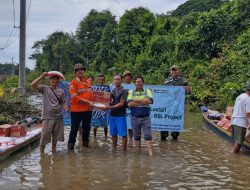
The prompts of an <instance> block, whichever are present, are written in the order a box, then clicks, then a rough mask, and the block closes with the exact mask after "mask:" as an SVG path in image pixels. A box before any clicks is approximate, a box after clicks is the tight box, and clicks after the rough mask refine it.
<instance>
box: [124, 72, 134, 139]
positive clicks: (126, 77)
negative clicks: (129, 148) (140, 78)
mask: <svg viewBox="0 0 250 190" xmlns="http://www.w3.org/2000/svg"><path fill="white" fill-rule="evenodd" d="M122 78H123V82H124V84H132V74H131V72H130V71H128V70H126V71H125V72H124V73H123V75H122ZM126 104H127V103H126ZM126 107H128V106H126ZM128 111H129V113H130V110H128ZM129 122H130V119H129V118H128V117H127V123H129ZM128 136H129V140H130V141H132V140H133V131H132V128H131V127H130V128H128Z"/></svg>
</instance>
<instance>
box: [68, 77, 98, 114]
mask: <svg viewBox="0 0 250 190" xmlns="http://www.w3.org/2000/svg"><path fill="white" fill-rule="evenodd" d="M69 94H70V111H71V112H82V111H91V110H92V108H91V107H90V106H89V104H88V103H83V102H80V99H81V98H82V99H85V100H88V101H91V102H92V99H93V93H92V85H91V82H90V81H89V80H86V78H83V79H82V80H80V79H79V78H78V77H76V78H75V79H73V80H72V81H71V82H70V86H69Z"/></svg>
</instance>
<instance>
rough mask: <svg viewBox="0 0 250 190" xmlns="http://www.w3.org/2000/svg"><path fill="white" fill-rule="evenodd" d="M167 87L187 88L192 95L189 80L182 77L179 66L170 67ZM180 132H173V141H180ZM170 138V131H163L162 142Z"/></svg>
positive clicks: (166, 81)
mask: <svg viewBox="0 0 250 190" xmlns="http://www.w3.org/2000/svg"><path fill="white" fill-rule="evenodd" d="M164 84H165V85H168V86H183V87H184V88H185V93H186V94H190V93H191V89H190V88H189V86H188V83H187V80H186V79H185V78H184V77H182V76H181V72H180V69H179V67H178V66H177V65H173V66H172V67H170V76H169V77H168V78H167V79H166V80H165V82H164ZM179 135H180V133H179V132H177V131H173V132H171V136H172V137H173V140H178V136H179ZM167 137H168V131H161V140H166V138H167Z"/></svg>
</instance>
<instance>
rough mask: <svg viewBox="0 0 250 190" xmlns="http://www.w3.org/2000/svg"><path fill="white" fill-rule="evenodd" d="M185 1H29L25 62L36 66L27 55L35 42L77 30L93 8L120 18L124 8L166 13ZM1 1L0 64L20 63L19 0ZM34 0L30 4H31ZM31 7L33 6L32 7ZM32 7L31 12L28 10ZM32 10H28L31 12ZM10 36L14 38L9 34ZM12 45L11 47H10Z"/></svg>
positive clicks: (30, 66)
mask: <svg viewBox="0 0 250 190" xmlns="http://www.w3.org/2000/svg"><path fill="white" fill-rule="evenodd" d="M185 1H186V0H26V4H27V26H26V65H27V67H29V68H31V69H32V68H34V66H35V63H34V62H33V61H32V60H29V59H28V57H29V56H30V55H31V54H32V52H33V50H32V49H31V47H32V45H33V44H34V42H35V41H38V40H41V39H45V38H46V37H47V36H48V35H49V34H51V33H53V32H54V31H56V30H62V31H64V32H73V33H75V31H76V28H77V26H78V24H79V22H80V20H82V19H83V18H84V17H85V16H86V15H87V14H88V13H89V11H90V10H91V9H96V10H98V11H101V10H105V9H109V10H110V11H111V12H112V14H114V15H115V16H116V17H117V18H119V17H120V16H121V15H122V14H124V12H125V10H129V9H131V8H134V7H139V6H143V7H147V8H148V9H149V10H150V11H152V12H153V13H158V14H161V13H166V12H168V11H171V10H174V9H176V8H177V7H178V6H179V5H180V4H182V3H184V2H185ZM14 2H15V3H14V4H15V6H13V0H0V49H1V48H4V47H6V49H4V50H0V63H5V62H11V61H12V59H11V58H13V61H14V62H15V63H18V62H19V58H18V56H19V50H18V48H19V29H13V28H14V27H13V26H14V11H13V10H14V9H13V7H14V8H15V25H16V26H19V14H20V11H19V9H20V0H15V1H14ZM30 2H31V3H30ZM29 7H30V9H29ZM28 10H29V11H28ZM28 12H29V13H28ZM10 36H11V37H10ZM9 46H10V47H9Z"/></svg>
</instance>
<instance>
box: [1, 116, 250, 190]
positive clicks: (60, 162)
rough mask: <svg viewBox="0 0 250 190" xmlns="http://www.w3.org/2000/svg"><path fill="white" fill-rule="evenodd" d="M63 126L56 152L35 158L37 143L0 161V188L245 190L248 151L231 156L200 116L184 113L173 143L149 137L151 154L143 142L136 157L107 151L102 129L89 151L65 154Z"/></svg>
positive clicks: (247, 185) (131, 153) (248, 180)
mask: <svg viewBox="0 0 250 190" xmlns="http://www.w3.org/2000/svg"><path fill="white" fill-rule="evenodd" d="M69 130H70V128H69V127H65V131H66V132H65V142H64V143H59V146H58V152H57V153H56V154H55V155H52V154H51V152H50V151H51V148H50V146H47V148H46V154H45V155H44V156H41V155H40V152H39V147H38V144H36V145H33V146H32V147H30V148H29V149H26V150H25V151H23V152H21V153H19V154H17V155H16V156H15V157H12V158H9V159H7V160H5V161H3V162H1V163H0V189H1V190H5V189H10V190H13V189H71V190H74V189H105V190H106V189H107V190H110V189H111V190H112V189H114V190H116V189H162V190H164V189H233V190H235V189H250V153H249V152H246V151H244V150H243V151H241V154H240V155H233V154H232V153H231V149H232V144H230V143H229V142H227V141H225V140H224V139H222V138H221V137H219V136H217V135H216V134H214V133H213V132H211V131H210V130H209V129H207V128H206V127H205V124H204V123H203V120H202V117H201V115H200V114H198V113H197V114H186V115H185V132H183V133H182V134H181V136H180V139H179V141H178V142H173V141H172V140H171V139H168V140H167V141H165V142H161V141H160V139H159V134H157V133H155V134H154V140H153V141H154V155H153V157H152V158H150V157H148V155H147V150H146V146H145V144H143V148H142V152H141V154H136V153H135V150H134V147H133V145H132V144H130V145H129V147H128V150H127V152H125V153H124V152H122V151H121V146H118V149H117V150H116V151H114V150H112V148H111V139H110V138H108V139H107V140H105V138H104V137H103V129H102V128H99V129H98V139H97V140H96V141H95V140H94V139H93V134H92V133H91V142H90V147H89V148H85V147H84V148H83V147H81V146H79V147H78V146H77V147H76V149H75V150H74V151H72V152H68V151H67V140H68V134H69Z"/></svg>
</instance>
